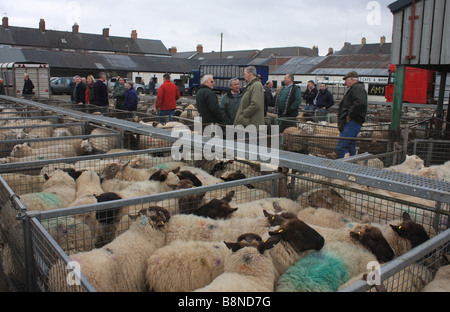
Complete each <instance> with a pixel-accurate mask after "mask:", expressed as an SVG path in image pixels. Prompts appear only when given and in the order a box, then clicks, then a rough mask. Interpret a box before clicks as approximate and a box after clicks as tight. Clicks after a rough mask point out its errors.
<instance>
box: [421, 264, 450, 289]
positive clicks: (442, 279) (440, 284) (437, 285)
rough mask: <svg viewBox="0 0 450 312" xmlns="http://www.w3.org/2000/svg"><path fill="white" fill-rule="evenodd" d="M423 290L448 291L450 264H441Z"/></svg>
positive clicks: (449, 287)
mask: <svg viewBox="0 0 450 312" xmlns="http://www.w3.org/2000/svg"><path fill="white" fill-rule="evenodd" d="M423 292H450V264H447V265H444V266H441V267H440V268H439V270H438V271H437V272H436V275H435V276H434V279H433V281H431V282H430V283H429V284H428V285H427V286H425V288H424V289H423Z"/></svg>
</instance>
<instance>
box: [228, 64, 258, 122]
mask: <svg viewBox="0 0 450 312" xmlns="http://www.w3.org/2000/svg"><path fill="white" fill-rule="evenodd" d="M257 74H258V73H257V71H256V68H255V67H254V66H249V67H247V68H245V69H244V80H245V81H246V82H247V83H248V84H247V86H246V87H245V89H244V92H243V94H242V99H241V104H240V105H239V109H238V111H237V113H236V118H235V119H234V125H235V126H237V125H242V126H244V127H247V126H248V125H255V126H256V129H258V127H259V126H263V125H265V122H264V88H263V85H262V84H261V82H260V81H259V79H258V77H257Z"/></svg>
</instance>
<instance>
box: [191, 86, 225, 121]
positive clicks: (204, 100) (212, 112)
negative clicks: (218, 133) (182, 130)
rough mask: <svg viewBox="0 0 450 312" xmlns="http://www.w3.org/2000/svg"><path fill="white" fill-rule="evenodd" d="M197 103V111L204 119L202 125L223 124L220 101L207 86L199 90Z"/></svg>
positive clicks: (196, 97)
mask: <svg viewBox="0 0 450 312" xmlns="http://www.w3.org/2000/svg"><path fill="white" fill-rule="evenodd" d="M195 99H196V102H197V110H198V113H199V115H200V117H202V123H218V124H222V123H223V122H222V115H221V114H220V107H219V100H218V99H217V95H216V93H214V91H213V90H212V89H211V88H209V87H207V86H205V85H201V86H200V87H199V88H198V91H197V95H196V96H195Z"/></svg>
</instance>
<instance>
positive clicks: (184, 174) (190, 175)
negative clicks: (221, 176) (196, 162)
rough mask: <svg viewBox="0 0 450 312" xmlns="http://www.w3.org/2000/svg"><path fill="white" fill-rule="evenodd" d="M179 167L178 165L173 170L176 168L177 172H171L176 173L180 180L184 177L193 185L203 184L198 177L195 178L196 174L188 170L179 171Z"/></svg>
mask: <svg viewBox="0 0 450 312" xmlns="http://www.w3.org/2000/svg"><path fill="white" fill-rule="evenodd" d="M179 169H180V167H178V168H177V169H175V170H177V172H175V171H174V170H172V172H174V173H176V175H177V176H178V178H179V179H180V180H184V179H187V180H190V181H191V182H192V184H193V185H194V186H202V185H203V183H202V181H200V179H199V178H197V176H196V175H195V174H193V173H192V172H190V171H189V170H182V171H180V170H179Z"/></svg>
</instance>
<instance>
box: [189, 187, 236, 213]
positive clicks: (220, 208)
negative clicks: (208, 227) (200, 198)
mask: <svg viewBox="0 0 450 312" xmlns="http://www.w3.org/2000/svg"><path fill="white" fill-rule="evenodd" d="M234 194H235V192H234V191H231V192H229V193H228V194H227V195H226V196H225V197H223V198H222V199H217V198H213V199H211V200H210V201H209V202H208V203H205V204H203V205H201V206H200V207H198V208H194V209H193V210H190V211H187V210H186V207H187V205H186V204H184V205H183V203H182V200H183V199H184V198H180V212H181V213H188V214H194V215H197V216H201V217H205V218H211V219H225V218H227V217H229V216H230V215H231V214H232V213H233V212H235V211H236V210H238V208H231V207H230V202H231V199H232V198H233V196H234ZM190 197H191V196H189V198H190Z"/></svg>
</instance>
